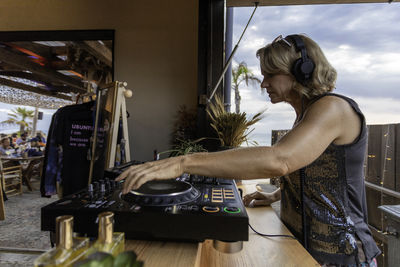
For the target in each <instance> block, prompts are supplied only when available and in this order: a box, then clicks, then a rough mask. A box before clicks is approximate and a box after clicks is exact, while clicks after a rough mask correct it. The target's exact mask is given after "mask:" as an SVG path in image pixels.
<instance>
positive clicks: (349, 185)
mask: <svg viewBox="0 0 400 267" xmlns="http://www.w3.org/2000/svg"><path fill="white" fill-rule="evenodd" d="M257 56H258V57H259V59H260V66H261V73H262V75H263V76H264V79H263V81H262V83H261V86H262V87H263V88H265V89H266V90H267V92H268V94H269V97H270V99H271V102H272V103H279V102H286V103H288V104H290V105H291V106H292V107H293V109H294V111H295V112H296V121H295V123H294V126H293V128H292V130H291V131H290V132H289V133H288V134H286V135H285V136H284V137H283V138H282V139H281V140H280V141H279V142H278V143H277V144H275V145H274V146H272V147H249V148H239V149H232V150H228V151H222V152H214V153H198V154H191V155H186V156H181V157H176V158H169V159H165V160H161V161H157V162H148V163H145V164H143V165H137V166H132V167H130V168H129V169H128V170H126V171H125V172H124V173H122V174H121V175H120V177H119V178H118V180H122V179H126V181H125V183H124V189H123V193H127V192H129V190H131V189H133V188H138V187H139V186H140V185H142V184H143V183H145V182H147V181H149V180H153V179H157V180H160V179H168V178H172V177H178V176H179V175H181V174H182V173H190V174H199V175H206V176H214V177H229V178H236V179H257V178H262V177H274V176H281V177H282V186H281V189H280V190H278V191H276V192H275V193H273V194H259V193H253V194H250V195H247V196H245V197H244V203H245V204H246V205H249V204H250V203H251V204H252V205H254V204H269V203H270V202H272V201H275V200H278V199H280V198H282V203H281V219H282V221H283V222H284V223H285V224H286V226H287V227H288V228H289V229H290V230H291V231H292V233H293V234H294V235H295V236H296V237H297V238H298V239H299V240H301V241H302V243H303V245H304V246H305V247H306V248H307V250H308V251H309V252H310V253H311V255H312V256H313V257H314V258H315V259H316V260H318V261H319V262H320V263H321V264H322V265H325V266H376V261H375V257H376V256H377V255H379V253H380V251H379V249H378V248H377V246H376V244H375V242H374V240H373V238H372V235H371V233H370V231H369V229H368V225H367V223H366V220H367V218H366V201H365V193H364V192H365V189H364V180H363V179H364V178H363V161H364V157H365V151H366V150H365V149H366V145H367V133H366V125H365V119H364V116H363V115H362V113H361V111H360V110H359V108H358V106H357V104H356V103H355V102H354V101H353V100H351V99H349V98H347V97H344V96H341V95H335V94H332V93H330V92H331V91H332V90H333V89H334V87H335V82H336V71H335V69H334V68H333V67H332V66H331V65H330V64H329V62H328V61H327V59H326V57H325V55H324V54H323V52H322V50H321V49H320V47H319V46H318V45H317V44H316V43H315V42H314V41H313V40H311V39H310V38H308V37H306V36H304V35H290V36H287V37H285V38H282V36H279V37H278V38H276V39H275V40H274V41H273V42H272V43H271V44H268V45H267V46H266V47H264V48H261V49H260V50H259V51H257ZM302 222H303V223H302ZM303 226H304V227H305V228H304V229H305V231H303Z"/></svg>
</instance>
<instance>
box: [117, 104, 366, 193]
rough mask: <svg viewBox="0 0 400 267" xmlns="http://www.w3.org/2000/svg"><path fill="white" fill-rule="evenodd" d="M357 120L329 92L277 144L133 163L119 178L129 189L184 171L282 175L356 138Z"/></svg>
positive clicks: (215, 174) (229, 175)
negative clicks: (327, 150) (335, 145)
mask: <svg viewBox="0 0 400 267" xmlns="http://www.w3.org/2000/svg"><path fill="white" fill-rule="evenodd" d="M357 124H358V125H360V119H359V118H358V116H357V115H356V113H355V112H354V111H353V110H352V108H351V107H350V105H349V104H348V103H347V102H346V101H345V100H342V99H340V98H338V97H324V98H322V99H320V100H319V101H317V102H315V103H314V104H313V105H312V106H310V108H309V109H308V110H307V112H306V114H305V115H304V118H303V120H302V121H301V122H300V123H299V124H298V125H297V126H296V127H294V128H293V129H292V130H291V131H290V132H289V133H288V134H286V135H285V136H284V137H283V138H282V139H281V140H280V141H279V142H278V143H277V144H276V145H275V146H272V147H247V148H237V149H231V150H226V151H221V152H214V153H196V154H191V155H186V156H180V157H175V158H168V159H165V160H160V161H153V162H148V163H145V164H142V165H136V166H132V167H130V168H129V169H128V170H126V171H125V172H124V173H122V174H121V175H120V176H119V177H118V179H117V180H122V179H125V178H126V182H125V184H124V190H123V193H127V192H129V190H131V189H133V188H138V187H140V186H141V185H142V184H143V183H145V182H147V181H149V180H161V179H169V178H174V177H178V176H180V175H181V174H182V173H190V174H198V175H205V176H212V177H223V178H238V179H256V178H264V177H273V176H282V175H285V174H288V173H291V172H293V171H295V170H297V169H299V168H302V167H304V166H306V165H308V164H310V163H311V162H313V161H314V160H315V159H316V158H317V157H318V156H319V155H321V154H322V153H323V151H324V150H325V149H326V148H327V147H328V146H329V144H331V143H332V142H335V143H338V144H340V143H342V142H344V143H346V142H348V143H350V142H352V141H353V140H354V139H355V138H356V137H357V136H358V134H359V132H360V127H355V125H357ZM354 129H355V130H354Z"/></svg>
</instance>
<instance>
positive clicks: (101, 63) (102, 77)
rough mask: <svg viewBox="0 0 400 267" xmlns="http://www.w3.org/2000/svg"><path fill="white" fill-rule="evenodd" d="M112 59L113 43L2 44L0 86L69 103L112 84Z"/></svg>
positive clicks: (12, 42) (43, 42) (33, 42)
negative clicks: (93, 90)
mask: <svg viewBox="0 0 400 267" xmlns="http://www.w3.org/2000/svg"><path fill="white" fill-rule="evenodd" d="M112 58H113V57H112V40H103V41H100V40H87V41H85V40H82V41H0V86H1V88H3V89H4V90H6V89H7V88H10V87H11V88H14V89H18V90H22V91H24V92H26V93H27V94H40V95H41V96H47V97H50V98H56V99H59V100H67V101H70V100H71V95H75V94H84V93H86V92H88V91H91V90H92V88H96V87H97V86H98V85H101V84H103V83H106V82H109V81H111V76H112V67H113V62H112ZM19 98H20V96H19Z"/></svg>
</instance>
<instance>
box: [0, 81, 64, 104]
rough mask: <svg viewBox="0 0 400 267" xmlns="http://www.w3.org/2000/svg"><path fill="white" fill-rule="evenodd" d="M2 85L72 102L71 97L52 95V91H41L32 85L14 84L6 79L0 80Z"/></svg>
mask: <svg viewBox="0 0 400 267" xmlns="http://www.w3.org/2000/svg"><path fill="white" fill-rule="evenodd" d="M0 84H1V85H5V86H8V87H13V88H17V89H21V90H24V91H28V92H32V93H37V94H41V95H47V96H51V97H56V98H61V99H65V100H71V97H69V96H66V95H63V94H58V93H52V92H50V91H47V90H44V89H40V88H38V87H34V86H30V85H27V84H24V83H19V82H14V81H12V80H8V79H4V78H0Z"/></svg>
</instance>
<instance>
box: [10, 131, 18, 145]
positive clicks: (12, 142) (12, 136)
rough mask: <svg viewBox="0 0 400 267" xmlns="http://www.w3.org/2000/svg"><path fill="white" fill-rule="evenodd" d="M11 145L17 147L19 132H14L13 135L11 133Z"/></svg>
mask: <svg viewBox="0 0 400 267" xmlns="http://www.w3.org/2000/svg"><path fill="white" fill-rule="evenodd" d="M11 139H12V140H11V145H12V147H14V148H15V147H16V146H17V139H18V134H17V133H13V134H12V135H11Z"/></svg>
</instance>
